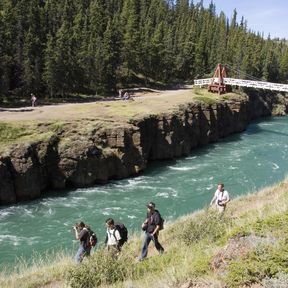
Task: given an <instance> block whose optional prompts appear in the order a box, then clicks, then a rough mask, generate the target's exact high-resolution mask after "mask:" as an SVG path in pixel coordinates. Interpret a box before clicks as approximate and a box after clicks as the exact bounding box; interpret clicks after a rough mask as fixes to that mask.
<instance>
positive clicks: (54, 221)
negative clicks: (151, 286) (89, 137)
mask: <svg viewBox="0 0 288 288" xmlns="http://www.w3.org/2000/svg"><path fill="white" fill-rule="evenodd" d="M287 139H288V117H281V118H278V117H276V118H269V119H263V120H261V121H259V122H255V123H253V124H251V125H249V126H248V128H247V130H246V131H245V132H243V133H241V134H234V135H232V136H229V137H227V138H225V139H223V140H221V141H220V142H218V143H214V144H209V145H207V146H205V147H204V148H200V149H196V150H194V151H193V152H192V153H191V155H189V156H188V157H185V158H181V159H177V160H174V161H162V162H154V163H151V164H150V165H149V168H148V169H147V170H146V171H145V172H144V173H143V174H142V175H140V176H138V177H135V178H130V179H125V180H120V181H112V182H110V183H109V184H107V185H103V186H95V187H92V188H89V189H77V190H74V191H62V192H59V191H58V192H55V193H50V194H49V195H48V196H47V197H44V198H41V199H38V200H36V201H30V202H26V203H22V204H19V205H18V204H17V205H12V206H6V207H1V208H0V247H1V249H0V267H2V268H3V267H4V266H5V267H9V266H12V265H13V263H15V262H18V261H20V260H21V259H26V260H27V261H28V262H29V261H31V259H32V258H33V257H34V256H35V251H36V252H37V254H40V255H41V254H47V253H46V252H47V251H52V250H53V251H59V250H63V249H67V250H69V251H71V253H72V254H73V253H74V252H76V250H77V244H78V243H77V241H76V240H75V239H74V234H73V233H72V229H71V227H72V226H73V224H74V223H75V222H77V221H79V220H80V219H82V220H84V221H85V222H87V223H88V224H90V225H91V226H92V228H93V230H94V231H95V232H96V233H97V235H98V239H99V240H100V241H103V238H104V237H105V225H104V221H105V219H107V218H108V217H113V218H114V219H116V220H117V221H121V222H123V223H125V224H126V225H127V227H128V228H129V230H130V231H134V232H136V231H140V225H141V223H142V221H143V219H144V218H145V215H146V208H145V204H146V203H147V202H148V201H151V200H152V201H154V202H155V203H156V205H157V208H158V209H159V210H160V211H161V214H162V216H163V218H164V219H165V220H166V221H171V220H173V219H176V218H177V217H179V216H181V215H185V214H188V213H191V212H193V211H195V210H197V209H201V208H203V207H205V206H207V205H208V204H209V202H210V200H211V197H212V196H213V193H214V192H215V189H216V186H217V182H219V181H222V182H224V183H225V187H226V189H227V190H228V192H229V193H230V195H231V197H232V199H233V198H235V197H236V196H238V195H241V194H246V193H249V192H254V191H256V190H258V189H260V188H262V187H264V186H267V185H271V184H273V183H275V182H279V181H280V180H282V179H283V178H284V177H285V176H286V175H287V171H288V162H287V160H288V142H287ZM48 253H49V252H48ZM33 255H34V256H33Z"/></svg>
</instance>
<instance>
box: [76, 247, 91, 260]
mask: <svg viewBox="0 0 288 288" xmlns="http://www.w3.org/2000/svg"><path fill="white" fill-rule="evenodd" d="M85 256H90V249H89V248H87V249H86V250H85V249H84V247H83V246H82V245H80V246H79V248H78V251H77V253H76V256H75V261H76V263H77V264H80V263H81V262H82V260H83V258H84V257H85Z"/></svg>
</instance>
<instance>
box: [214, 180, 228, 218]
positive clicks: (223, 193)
mask: <svg viewBox="0 0 288 288" xmlns="http://www.w3.org/2000/svg"><path fill="white" fill-rule="evenodd" d="M229 201H230V198H229V194H228V192H227V190H225V189H224V184H223V183H219V184H218V187H217V190H216V192H215V194H214V197H213V198H212V200H211V202H210V206H212V205H213V203H215V205H216V208H217V209H218V211H219V212H220V213H223V212H224V211H225V209H226V205H227V203H228V202H229Z"/></svg>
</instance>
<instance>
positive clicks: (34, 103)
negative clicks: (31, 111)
mask: <svg viewBox="0 0 288 288" xmlns="http://www.w3.org/2000/svg"><path fill="white" fill-rule="evenodd" d="M36 100H37V98H36V96H35V95H34V94H33V93H31V105H32V107H35V105H36Z"/></svg>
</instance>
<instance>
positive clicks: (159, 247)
mask: <svg viewBox="0 0 288 288" xmlns="http://www.w3.org/2000/svg"><path fill="white" fill-rule="evenodd" d="M151 240H152V241H153V242H154V244H155V247H156V249H157V251H158V252H159V253H160V254H162V253H163V252H164V248H163V247H162V245H161V244H160V243H159V241H158V234H156V235H154V236H152V235H151V234H150V233H147V232H146V233H145V237H144V241H143V246H142V251H141V256H140V258H139V260H143V259H144V258H146V257H147V254H148V246H149V244H150V242H151Z"/></svg>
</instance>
